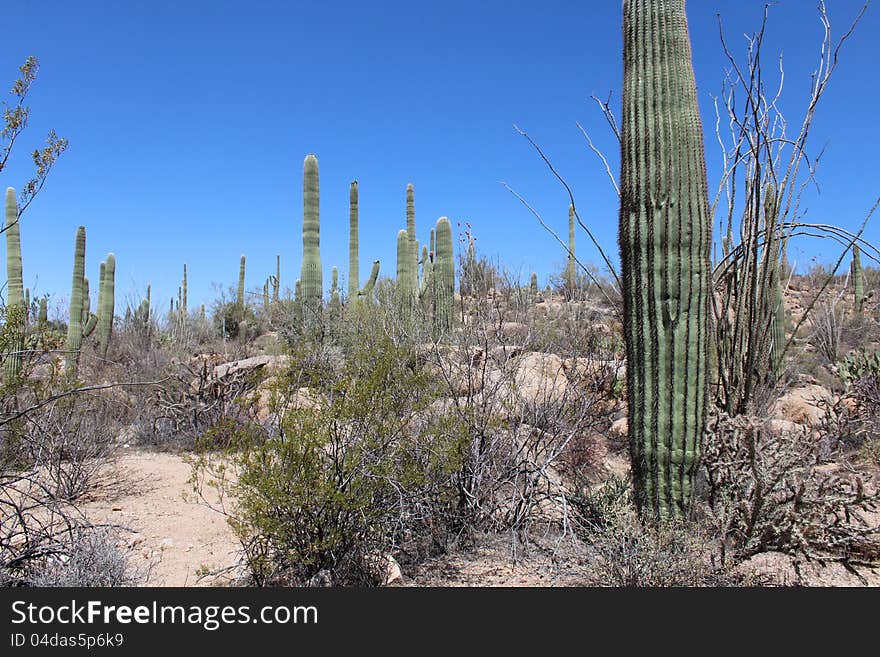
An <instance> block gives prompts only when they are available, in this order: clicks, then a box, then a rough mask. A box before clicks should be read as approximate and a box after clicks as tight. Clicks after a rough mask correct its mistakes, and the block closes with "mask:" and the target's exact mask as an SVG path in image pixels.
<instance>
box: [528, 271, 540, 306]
mask: <svg viewBox="0 0 880 657" xmlns="http://www.w3.org/2000/svg"><path fill="white" fill-rule="evenodd" d="M529 294H530V295H531V297H532V302H534V301H535V300H536V299H537V298H538V275H537V274H536V273H535V272H532V276H531V278H530V279H529Z"/></svg>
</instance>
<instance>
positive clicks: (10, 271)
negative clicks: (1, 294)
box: [4, 187, 27, 384]
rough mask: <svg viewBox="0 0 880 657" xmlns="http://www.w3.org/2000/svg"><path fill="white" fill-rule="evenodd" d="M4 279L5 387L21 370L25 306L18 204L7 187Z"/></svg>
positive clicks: (10, 189) (13, 194)
mask: <svg viewBox="0 0 880 657" xmlns="http://www.w3.org/2000/svg"><path fill="white" fill-rule="evenodd" d="M5 225H6V276H7V281H8V282H7V286H8V289H7V302H6V305H7V313H6V323H7V326H6V331H7V333H8V336H9V347H10V348H9V352H8V353H7V354H6V359H5V363H4V370H5V375H6V382H7V384H8V383H10V382H12V381H13V380H14V379H15V378H16V377H17V376H18V373H19V372H20V371H21V358H22V352H23V351H24V334H25V324H26V317H27V307H26V305H25V300H24V276H23V274H22V268H21V233H20V230H19V220H18V203H17V202H16V199H15V190H14V189H13V188H12V187H7V188H6V224H5Z"/></svg>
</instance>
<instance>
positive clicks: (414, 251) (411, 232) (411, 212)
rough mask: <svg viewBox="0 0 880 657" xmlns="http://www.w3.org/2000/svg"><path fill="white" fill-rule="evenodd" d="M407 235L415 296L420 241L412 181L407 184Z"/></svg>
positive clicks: (411, 282)
mask: <svg viewBox="0 0 880 657" xmlns="http://www.w3.org/2000/svg"><path fill="white" fill-rule="evenodd" d="M406 235H407V238H408V240H409V264H408V267H407V271H408V275H409V281H408V283H407V286H408V289H409V291H410V294H411V295H412V296H413V297H414V296H415V294H416V291H417V290H418V289H419V266H418V262H419V243H418V240H417V239H416V202H415V190H414V188H413V184H412V183H407V185H406Z"/></svg>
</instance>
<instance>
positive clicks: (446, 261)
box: [432, 217, 455, 338]
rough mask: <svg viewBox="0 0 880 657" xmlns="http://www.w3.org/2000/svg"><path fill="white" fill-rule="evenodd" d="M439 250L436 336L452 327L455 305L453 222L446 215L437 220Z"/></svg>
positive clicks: (436, 281)
mask: <svg viewBox="0 0 880 657" xmlns="http://www.w3.org/2000/svg"><path fill="white" fill-rule="evenodd" d="M436 232H437V252H436V256H435V258H434V273H433V275H432V278H433V279H434V337H435V338H439V337H441V336H443V335H445V334H446V333H448V332H449V331H450V330H451V329H452V317H453V313H454V306H455V263H454V261H453V259H452V224H450V223H449V219H447V218H446V217H440V218H439V219H438V220H437V226H436Z"/></svg>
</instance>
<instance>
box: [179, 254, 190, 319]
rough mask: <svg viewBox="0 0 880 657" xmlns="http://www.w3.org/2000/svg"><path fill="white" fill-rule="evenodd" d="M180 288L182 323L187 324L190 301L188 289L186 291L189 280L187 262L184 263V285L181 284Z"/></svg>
mask: <svg viewBox="0 0 880 657" xmlns="http://www.w3.org/2000/svg"><path fill="white" fill-rule="evenodd" d="M180 287H181V295H180V301H181V304H182V305H181V308H180V319H181V321H182V322H184V323H186V316H187V313H188V312H189V311H188V310H187V301H188V299H187V289H186V287H187V280H186V263H185V262H184V263H183V283H182V284H181V286H180Z"/></svg>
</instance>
